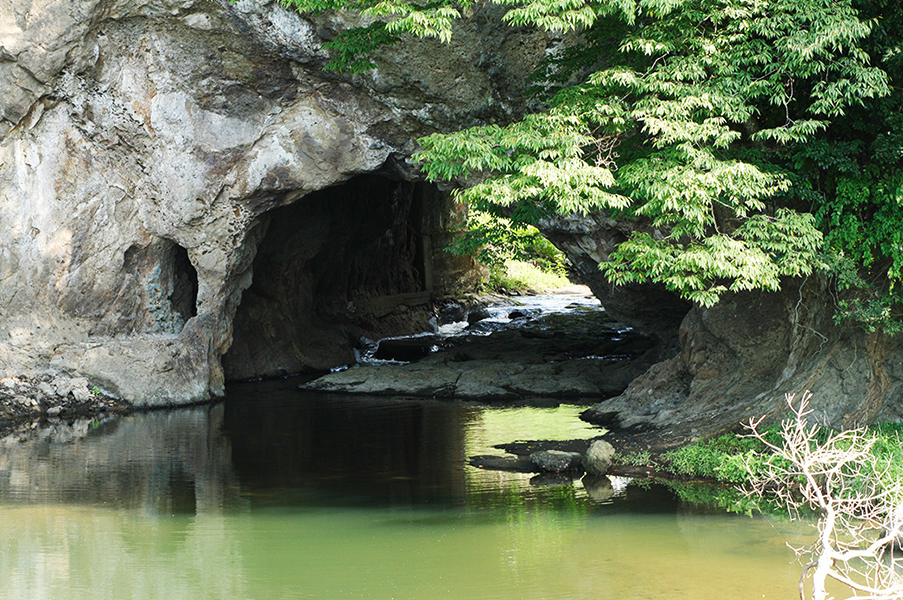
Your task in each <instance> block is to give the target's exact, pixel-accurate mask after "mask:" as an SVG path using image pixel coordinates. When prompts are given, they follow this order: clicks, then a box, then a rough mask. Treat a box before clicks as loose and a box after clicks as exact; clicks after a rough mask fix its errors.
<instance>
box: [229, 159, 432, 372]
mask: <svg viewBox="0 0 903 600" xmlns="http://www.w3.org/2000/svg"><path fill="white" fill-rule="evenodd" d="M437 197H438V194H437V193H435V188H434V186H431V185H428V184H424V183H416V182H409V181H404V180H399V179H395V178H392V177H388V176H382V175H361V176H358V177H355V178H353V179H350V180H348V181H347V182H345V183H343V184H340V185H337V186H334V187H330V188H327V189H323V190H320V191H317V192H314V193H311V194H308V195H307V196H304V197H302V198H300V199H299V200H297V201H295V202H294V203H293V204H291V205H288V206H284V207H281V208H277V209H274V210H272V211H270V212H269V213H267V214H265V215H263V217H262V218H263V219H266V220H268V226H267V231H266V234H265V235H264V237H263V239H262V240H261V242H260V244H259V246H258V249H257V254H256V257H255V259H254V263H253V267H252V268H253V282H252V284H251V286H250V287H249V288H248V289H247V290H245V291H244V293H243V295H242V299H241V304H240V305H239V307H238V310H237V312H236V315H235V319H234V322H233V324H234V330H233V341H232V346H231V348H230V350H229V351H228V353H227V354H226V355H225V356H223V369H224V371H225V374H226V377H227V379H229V380H238V379H248V378H254V377H267V376H279V375H286V374H291V373H299V372H311V371H325V370H328V369H329V368H331V367H334V366H337V365H342V364H348V363H350V362H353V360H354V347H355V346H356V345H357V343H358V340H359V338H360V336H362V335H366V336H368V337H381V336H383V335H389V334H392V333H401V332H405V333H406V332H410V331H416V330H423V329H426V328H427V327H428V319H429V316H430V315H429V301H430V297H431V291H432V281H431V277H432V275H431V269H430V242H429V237H430V236H429V234H428V232H427V227H426V226H425V225H426V223H427V221H428V220H429V218H430V213H431V211H434V210H435V209H434V208H433V206H434V204H435V202H434V201H435V199H436V198H437Z"/></svg>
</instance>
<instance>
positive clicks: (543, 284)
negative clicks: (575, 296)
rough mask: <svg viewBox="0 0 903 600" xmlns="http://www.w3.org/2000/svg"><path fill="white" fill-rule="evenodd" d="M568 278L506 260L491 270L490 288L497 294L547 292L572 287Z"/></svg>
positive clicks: (534, 266)
mask: <svg viewBox="0 0 903 600" xmlns="http://www.w3.org/2000/svg"><path fill="white" fill-rule="evenodd" d="M570 284H571V282H570V281H569V280H568V279H567V277H565V276H563V275H560V274H558V273H550V272H548V271H543V270H542V269H540V268H539V267H537V266H536V265H535V264H533V263H529V262H524V261H519V260H506V261H504V262H503V263H501V264H496V265H492V266H491V267H490V269H489V281H488V285H489V288H490V289H492V290H493V291H497V292H512V291H525V290H532V291H534V292H540V293H542V292H547V291H550V290H554V289H558V288H562V287H565V286H568V285H570Z"/></svg>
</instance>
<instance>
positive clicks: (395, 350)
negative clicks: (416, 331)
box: [373, 336, 439, 362]
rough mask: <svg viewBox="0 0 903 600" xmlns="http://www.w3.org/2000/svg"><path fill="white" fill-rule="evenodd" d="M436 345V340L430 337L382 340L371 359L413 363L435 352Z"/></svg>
mask: <svg viewBox="0 0 903 600" xmlns="http://www.w3.org/2000/svg"><path fill="white" fill-rule="evenodd" d="M437 343H438V340H437V339H435V338H433V337H432V336H424V337H415V338H400V339H384V340H380V341H379V345H378V346H377V348H376V352H375V353H374V355H373V358H376V359H379V360H397V361H401V362H414V361H417V360H420V359H421V358H424V357H426V356H429V355H430V354H432V353H433V352H435V351H437V350H438V349H439V348H438V346H437Z"/></svg>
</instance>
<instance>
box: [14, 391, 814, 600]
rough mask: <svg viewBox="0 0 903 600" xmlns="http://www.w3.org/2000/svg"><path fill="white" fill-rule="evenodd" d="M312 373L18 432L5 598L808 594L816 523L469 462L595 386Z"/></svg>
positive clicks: (569, 425) (571, 417)
mask: <svg viewBox="0 0 903 600" xmlns="http://www.w3.org/2000/svg"><path fill="white" fill-rule="evenodd" d="M294 388H295V384H294V383H293V382H291V381H284V382H268V383H256V384H241V385H236V386H232V387H231V388H230V390H229V394H228V398H227V400H226V401H225V402H224V403H221V404H218V405H215V406H207V407H198V408H191V409H183V410H176V411H166V412H152V413H147V414H138V415H132V416H128V417H125V418H122V419H118V420H115V421H110V422H107V423H97V422H88V421H85V422H81V423H77V424H76V425H75V426H64V425H62V424H59V425H56V426H51V427H49V428H46V429H38V430H35V431H33V432H31V433H29V434H20V435H16V436H12V437H9V438H6V439H5V440H3V441H2V446H0V599H7V598H9V599H17V600H23V599H48V600H67V599H73V598H78V599H86V600H87V599H92V600H93V599H106V598H110V599H142V600H143V599H161V600H163V599H165V600H179V599H186V600H188V599H191V600H195V599H198V600H200V599H236V600H237V599H253V600H278V599H297V598H304V599H307V598H310V599H324V600H329V599H333V598H335V599H341V598H367V599H373V600H388V599H392V598H395V599H399V600H421V599H422V600H438V599H449V600H452V599H454V600H512V599H526V600H542V599H549V600H584V599H586V600H589V599H593V600H598V599H615V598H616V599H631V600H633V599H646V600H658V599H661V600H684V599H694V600H708V599H713V600H714V599H737V600H742V599H747V598H748V599H753V598H756V599H761V598H788V599H789V598H794V597H795V594H796V584H797V579H798V577H799V572H800V566H799V564H798V563H797V562H796V559H795V557H794V555H793V553H792V552H791V551H790V550H789V549H788V548H787V547H786V546H785V542H787V541H789V542H793V543H797V544H799V543H802V542H805V541H806V540H807V539H808V537H809V536H811V533H812V530H811V528H810V527H809V526H808V525H806V524H800V523H792V522H787V521H781V520H773V519H768V518H762V517H757V518H751V517H746V516H741V515H732V514H725V513H723V512H720V511H718V510H715V509H713V508H708V507H705V506H699V505H693V504H688V503H684V502H681V501H679V500H678V499H676V498H675V497H674V496H673V495H672V494H671V493H670V492H669V491H668V490H667V489H666V488H664V487H662V486H656V485H653V486H647V487H645V488H644V487H638V486H635V485H628V486H626V487H625V486H624V482H616V485H615V489H616V494H615V495H614V496H612V497H611V498H607V499H599V498H598V497H597V498H596V499H593V497H592V496H591V495H590V494H589V493H588V492H587V490H585V489H584V488H583V486H582V484H581V483H580V482H579V481H577V482H575V483H574V484H569V485H565V486H557V487H543V486H537V485H533V484H532V483H531V481H530V479H531V478H530V476H526V475H519V474H511V473H500V472H491V471H483V470H479V469H475V468H473V467H470V466H466V460H465V459H466V457H467V456H468V455H472V454H477V453H486V452H488V451H490V448H489V447H490V446H491V445H492V444H496V443H504V442H509V441H513V440H515V439H531V438H552V437H558V438H575V437H591V436H593V435H596V434H598V431H596V430H592V429H590V428H589V427H587V426H586V425H584V424H582V423H581V422H580V421H579V420H578V419H577V418H576V415H577V414H578V413H579V411H580V410H581V409H582V407H576V406H567V405H564V406H560V407H550V408H539V407H532V408H530V407H519V408H518V407H509V408H488V407H485V406H480V405H477V404H468V403H457V402H438V401H436V402H432V401H405V400H400V399H373V398H370V399H353V398H348V397H342V396H322V395H311V394H310V393H302V392H299V391H296V390H295V389H294ZM497 452H498V451H496V453H497Z"/></svg>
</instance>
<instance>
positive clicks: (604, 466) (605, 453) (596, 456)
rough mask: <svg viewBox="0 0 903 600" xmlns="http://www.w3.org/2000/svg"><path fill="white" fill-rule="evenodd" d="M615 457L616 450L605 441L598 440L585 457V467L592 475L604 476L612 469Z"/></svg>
mask: <svg viewBox="0 0 903 600" xmlns="http://www.w3.org/2000/svg"><path fill="white" fill-rule="evenodd" d="M614 456H615V449H614V447H613V446H612V445H611V444H609V443H608V442H606V441H605V440H596V441H594V442H593V443H592V444H590V446H589V449H588V450H587V451H586V454H585V455H584V456H583V467H584V468H585V469H586V472H587V473H589V474H590V475H596V476H603V475H605V474H606V473H608V471H609V469H610V468H611V464H612V461H613V460H614Z"/></svg>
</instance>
